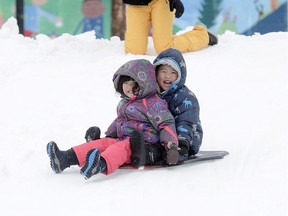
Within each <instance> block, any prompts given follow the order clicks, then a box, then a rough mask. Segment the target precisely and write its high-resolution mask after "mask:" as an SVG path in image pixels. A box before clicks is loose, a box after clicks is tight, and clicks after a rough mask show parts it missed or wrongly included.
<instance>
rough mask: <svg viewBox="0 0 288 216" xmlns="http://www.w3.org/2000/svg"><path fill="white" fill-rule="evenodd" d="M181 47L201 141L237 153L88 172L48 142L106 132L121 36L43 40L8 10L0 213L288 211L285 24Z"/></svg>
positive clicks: (0, 54) (0, 41)
mask: <svg viewBox="0 0 288 216" xmlns="http://www.w3.org/2000/svg"><path fill="white" fill-rule="evenodd" d="M219 40H220V43H219V44H218V45H217V46H213V47H209V48H205V49H203V50H201V51H198V52H191V53H185V54H184V58H185V59H186V62H187V67H188V71H189V73H188V77H187V83H186V84H187V86H188V87H189V88H190V89H191V90H192V91H193V92H194V93H195V94H196V95H197V97H198V99H199V102H200V106H201V120H202V125H203V129H204V140H203V144H202V150H226V151H228V152H229V153H230V155H229V156H227V157H225V158H224V159H222V160H215V161H210V162H205V163H198V164H193V165H185V166H180V167H174V168H173V167H171V168H167V169H166V168H165V169H155V170H150V171H143V170H139V171H138V170H134V171H133V170H132V171H131V170H117V171H116V172H115V173H113V174H111V175H109V176H105V175H103V174H99V175H96V176H93V177H92V178H91V179H89V180H85V179H84V178H83V177H82V176H81V175H80V174H79V168H78V167H73V168H71V169H67V170H65V171H64V172H62V173H61V174H55V173H53V172H52V170H51V168H50V165H49V158H48V156H47V154H46V144H47V143H48V142H49V141H51V140H54V141H55V142H56V143H57V144H58V146H59V147H60V149H63V150H66V149H68V148H70V147H72V146H75V145H78V144H81V143H83V142H84V133H85V131H86V129H87V128H89V127H90V126H93V125H98V126H100V127H101V129H102V133H104V131H105V129H106V128H107V127H108V126H109V124H110V123H111V121H112V120H113V119H114V118H115V116H116V113H115V110H116V105H117V103H118V101H119V96H118V95H117V94H116V93H115V90H114V88H113V84H112V75H113V73H114V72H115V71H116V70H117V69H118V67H119V66H121V65H122V64H123V63H125V62H126V61H128V60H132V59H136V58H145V59H148V60H150V61H153V60H154V58H155V57H156V53H155V51H154V50H153V48H152V47H153V44H152V40H151V38H150V40H149V49H148V54H147V55H143V56H142V55H139V56H136V55H131V54H130V55H125V54H124V50H123V41H121V40H120V39H119V38H117V37H113V38H111V39H110V40H104V39H102V40H95V39H94V34H93V33H92V32H88V33H85V34H82V35H78V36H72V35H68V34H64V35H62V36H60V37H59V38H56V39H50V38H48V37H47V36H45V35H38V36H37V38H36V39H31V38H24V37H23V36H22V35H20V34H18V28H17V25H16V20H15V19H14V18H10V19H9V20H8V21H7V22H6V23H5V24H4V25H3V27H2V29H1V30H0V62H1V64H0V100H1V106H0V119H1V121H0V131H1V133H0V191H1V192H0V203H1V215H5V216H10V215H22V216H26V215H27V216H28V215H29V216H34V215H35V216H36V215H37V216H38V215H41V216H46V215H49V216H50V215H80V214H81V215H111V216H112V215H113V216H114V215H118V216H122V215H123V216H124V215H125V216H127V215H131V216H132V215H138V216H142V215H143V216H147V215H204V216H206V215H207V216H208V215H209V216H210V215H225V216H226V215H227V216H228V215H229V216H230V215H233V216H243V215H253V216H272V215H273V216H274V215H288V214H287V213H288V211H287V203H286V202H287V200H288V185H287V182H288V179H287V176H288V174H287V172H288V166H287V165H288V162H287V152H288V148H287V146H288V138H287V129H288V127H287V122H288V118H287V110H288V89H287V88H288V87H287V86H288V85H287V84H288V75H287V72H288V63H287V62H288V61H287V60H288V43H287V42H288V33H287V32H278V33H276V32H274V33H269V34H265V35H259V34H255V35H253V36H249V37H248V36H241V35H237V34H235V33H233V32H229V31H227V32H226V33H225V34H223V35H220V36H219Z"/></svg>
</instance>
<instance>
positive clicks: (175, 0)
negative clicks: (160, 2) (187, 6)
mask: <svg viewBox="0 0 288 216" xmlns="http://www.w3.org/2000/svg"><path fill="white" fill-rule="evenodd" d="M169 5H170V11H171V12H172V11H173V10H174V9H176V13H175V17H176V18H179V17H181V16H182V14H183V13H184V5H183V4H182V2H181V1H180V0H169Z"/></svg>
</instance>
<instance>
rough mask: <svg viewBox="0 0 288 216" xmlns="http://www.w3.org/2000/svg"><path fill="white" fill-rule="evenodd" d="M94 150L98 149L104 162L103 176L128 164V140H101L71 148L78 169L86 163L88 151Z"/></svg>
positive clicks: (129, 155)
mask: <svg viewBox="0 0 288 216" xmlns="http://www.w3.org/2000/svg"><path fill="white" fill-rule="evenodd" d="M94 148H97V149H99V151H100V152H101V156H102V157H103V158H104V159H105V161H106V164H107V172H106V173H105V174H107V175H109V174H111V173H113V172H114V171H115V170H117V169H118V168H119V167H120V166H121V165H123V164H127V163H130V157H131V149H130V143H129V139H125V140H122V141H118V140H117V139H113V138H102V139H98V140H94V141H91V142H88V143H84V144H81V145H78V146H75V147H73V150H74V151H75V153H76V156H77V158H78V161H79V166H80V167H82V166H83V165H84V164H85V163H86V154H87V153H88V151H89V150H91V149H94Z"/></svg>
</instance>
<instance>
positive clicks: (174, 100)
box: [150, 48, 203, 161]
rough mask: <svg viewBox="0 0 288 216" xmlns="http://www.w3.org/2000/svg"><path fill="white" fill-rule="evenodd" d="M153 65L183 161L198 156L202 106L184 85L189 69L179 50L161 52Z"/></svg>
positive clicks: (201, 132)
mask: <svg viewBox="0 0 288 216" xmlns="http://www.w3.org/2000/svg"><path fill="white" fill-rule="evenodd" d="M153 64H154V67H155V68H156V79H157V83H158V85H159V90H158V91H159V94H160V96H161V98H162V99H164V100H166V101H167V103H168V106H169V110H170V112H171V113H172V115H173V116H174V118H175V124H176V130H177V135H178V140H179V147H180V150H179V153H180V156H179V157H180V158H179V160H180V161H181V159H182V160H184V159H186V158H187V157H188V156H190V155H195V154H197V153H198V151H199V149H200V146H201V143H202V138H203V130H202V126H201V121H200V116H199V115H200V107H199V103H198V100H197V98H196V96H195V94H194V93H193V92H192V91H190V90H189V89H188V88H187V86H185V81H186V74H187V68H186V63H185V60H184V57H183V55H182V53H181V52H180V51H179V50H177V49H173V48H170V49H167V50H165V51H163V52H161V53H160V54H159V55H158V56H157V57H156V59H155V60H154V62H153ZM150 154H151V153H150Z"/></svg>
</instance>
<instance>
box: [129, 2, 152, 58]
mask: <svg viewBox="0 0 288 216" xmlns="http://www.w3.org/2000/svg"><path fill="white" fill-rule="evenodd" d="M150 12H151V7H150V6H149V5H148V6H133V5H128V6H127V7H126V32H125V52H126V53H132V54H140V55H143V54H145V53H146V50H147V45H148V34H149V30H150V26H151V15H150Z"/></svg>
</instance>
